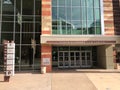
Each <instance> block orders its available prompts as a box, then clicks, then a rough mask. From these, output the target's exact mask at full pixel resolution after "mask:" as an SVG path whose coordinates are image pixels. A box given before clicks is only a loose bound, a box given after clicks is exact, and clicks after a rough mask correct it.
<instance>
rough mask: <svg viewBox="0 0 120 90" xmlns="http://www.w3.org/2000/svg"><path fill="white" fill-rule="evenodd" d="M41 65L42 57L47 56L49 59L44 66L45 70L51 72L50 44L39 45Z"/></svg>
mask: <svg viewBox="0 0 120 90" xmlns="http://www.w3.org/2000/svg"><path fill="white" fill-rule="evenodd" d="M41 51H42V52H41V66H44V65H43V59H44V58H48V59H49V60H50V64H49V65H45V66H46V71H47V72H51V71H52V47H51V46H50V45H42V46H41Z"/></svg>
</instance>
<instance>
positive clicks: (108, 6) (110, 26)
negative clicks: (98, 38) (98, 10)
mask: <svg viewBox="0 0 120 90" xmlns="http://www.w3.org/2000/svg"><path fill="white" fill-rule="evenodd" d="M103 1H104V2H103V3H104V5H103V6H104V7H103V8H104V24H105V27H104V28H105V35H114V34H115V31H114V18H113V3H112V1H113V0H103Z"/></svg>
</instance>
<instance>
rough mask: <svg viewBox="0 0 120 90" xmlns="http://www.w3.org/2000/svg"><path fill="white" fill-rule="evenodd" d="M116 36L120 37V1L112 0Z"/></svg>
mask: <svg viewBox="0 0 120 90" xmlns="http://www.w3.org/2000/svg"><path fill="white" fill-rule="evenodd" d="M112 2H113V17H114V27H115V34H116V35H120V0H112Z"/></svg>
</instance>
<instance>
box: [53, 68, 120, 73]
mask: <svg viewBox="0 0 120 90" xmlns="http://www.w3.org/2000/svg"><path fill="white" fill-rule="evenodd" d="M52 73H120V70H114V69H113V70H106V69H54V70H53V71H52Z"/></svg>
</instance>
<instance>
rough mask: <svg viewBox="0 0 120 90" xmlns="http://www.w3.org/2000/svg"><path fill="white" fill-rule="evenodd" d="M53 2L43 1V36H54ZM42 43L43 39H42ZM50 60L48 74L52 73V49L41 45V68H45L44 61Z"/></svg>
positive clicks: (49, 0) (43, 44)
mask: <svg viewBox="0 0 120 90" xmlns="http://www.w3.org/2000/svg"><path fill="white" fill-rule="evenodd" d="M51 3H52V0H42V24H41V26H42V27H41V36H44V35H45V36H47V35H51V34H52V9H51ZM41 41H42V38H41ZM45 58H46V59H48V60H50V63H49V64H48V65H46V67H47V68H46V70H47V72H51V71H52V47H51V45H48V44H46V43H41V66H43V64H44V63H43V60H44V59H45Z"/></svg>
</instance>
